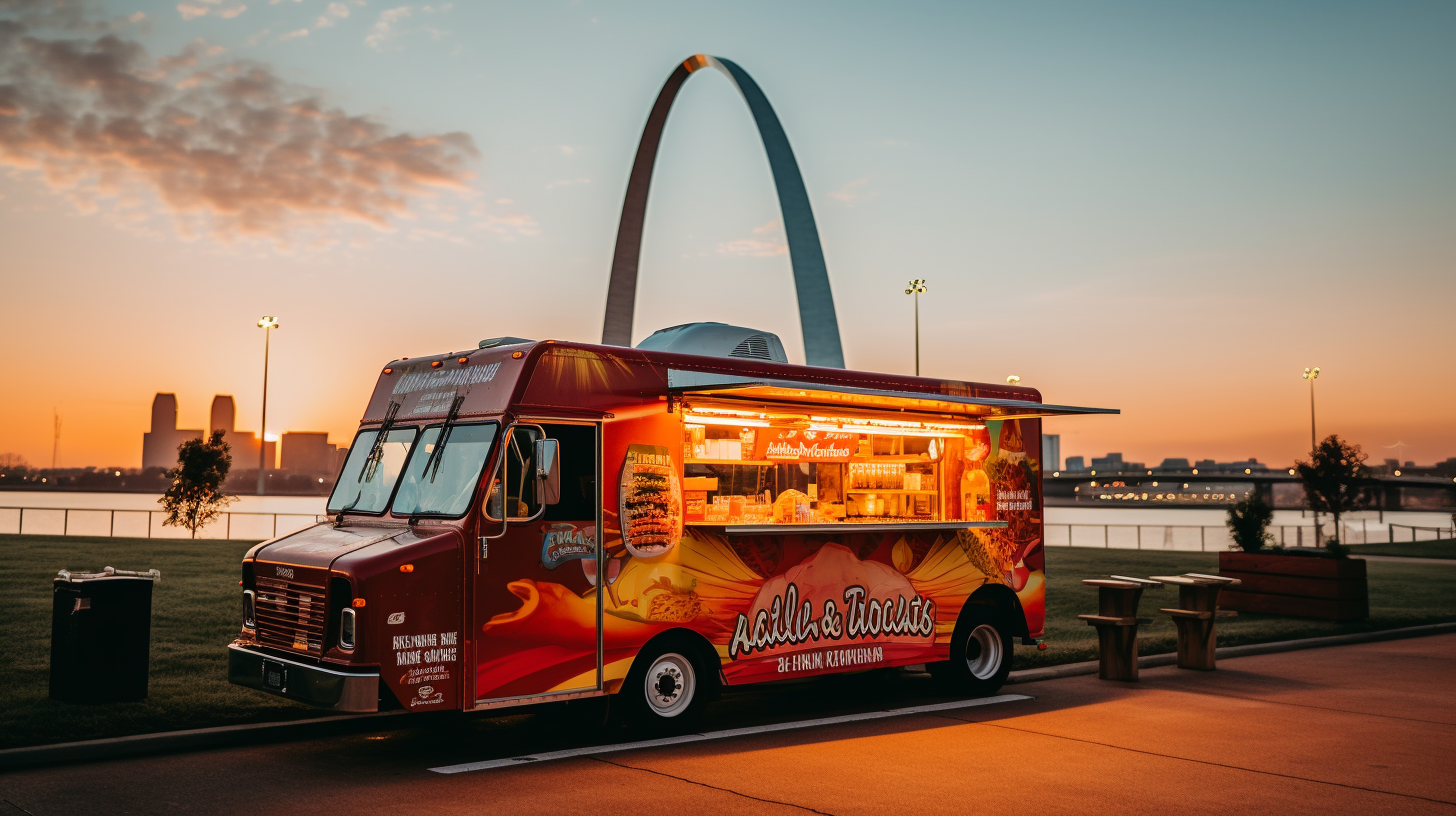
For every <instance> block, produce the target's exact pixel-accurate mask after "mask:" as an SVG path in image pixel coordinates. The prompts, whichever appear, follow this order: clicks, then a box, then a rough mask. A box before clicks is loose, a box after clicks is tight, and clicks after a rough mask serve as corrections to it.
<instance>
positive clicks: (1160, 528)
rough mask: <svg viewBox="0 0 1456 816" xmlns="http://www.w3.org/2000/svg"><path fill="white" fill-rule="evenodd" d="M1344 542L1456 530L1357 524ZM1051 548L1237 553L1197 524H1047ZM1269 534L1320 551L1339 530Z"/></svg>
mask: <svg viewBox="0 0 1456 816" xmlns="http://www.w3.org/2000/svg"><path fill="white" fill-rule="evenodd" d="M1340 526H1341V527H1343V528H1344V533H1343V534H1342V535H1341V536H1340V539H1341V540H1342V541H1344V542H1345V543H1346V544H1387V543H1393V542H1399V541H1433V540H1436V539H1439V538H1453V537H1456V529H1452V528H1448V527H1417V526H1412V525H1409V524H1394V523H1384V524H1382V523H1380V522H1378V521H1377V522H1375V523H1373V524H1372V523H1371V520H1370V519H1357V520H1355V521H1351V522H1345V523H1342V524H1341V525H1340ZM1045 531H1046V544H1047V546H1049V547H1102V548H1107V549H1126V550H1182V551H1193V552H1218V551H1219V550H1232V549H1235V547H1234V542H1233V539H1232V538H1231V537H1230V536H1229V531H1228V528H1227V527H1225V526H1223V525H1210V524H1204V525H1194V524H1050V523H1049V524H1047V525H1045ZM1268 532H1269V534H1270V535H1271V536H1273V538H1274V543H1275V544H1278V545H1279V546H1281V547H1317V546H1319V545H1320V536H1323V537H1325V538H1329V537H1330V536H1331V535H1333V534H1334V527H1333V526H1332V525H1331V524H1329V523H1325V524H1322V525H1320V527H1319V528H1318V530H1316V528H1315V526H1314V524H1312V523H1311V524H1276V525H1270V526H1269V528H1268Z"/></svg>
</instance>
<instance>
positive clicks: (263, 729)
mask: <svg viewBox="0 0 1456 816" xmlns="http://www.w3.org/2000/svg"><path fill="white" fill-rule="evenodd" d="M413 713H415V712H410V711H387V712H384V713H381V714H347V715H339V716H335V717H312V718H309V719H304V720H295V721H293V722H283V723H250V724H247V725H220V726H216V727H214V728H194V729H190V730H187V731H164V732H161V733H159V734H135V735H132V736H129V737H110V738H108V739H98V740H86V741H84V742H60V743H56V744H54V745H37V746H33V747H27V748H7V749H5V750H3V751H0V773H3V772H5V771H13V770H18V769H21V768H33V767H37V766H40V765H64V764H71V763H79V762H93V761H97V760H103V759H118V758H121V757H128V756H142V755H145V754H170V753H178V752H183V751H200V750H205V749H208V748H232V747H236V746H241V745H255V744H258V743H266V742H279V741H286V740H290V739H316V738H319V737H335V736H344V735H348V734H358V733H365V732H369V731H384V730H388V729H392V728H403V727H407V726H408V724H409V723H411V722H413V721H414V720H412V719H410V717H409V715H410V714H413Z"/></svg>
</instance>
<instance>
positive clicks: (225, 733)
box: [0, 623, 1456, 772]
mask: <svg viewBox="0 0 1456 816" xmlns="http://www.w3.org/2000/svg"><path fill="white" fill-rule="evenodd" d="M1452 632H1456V623H1434V624H1428V625H1425V626H1410V627H1407V628H1404V629H1387V630H1385V631H1383V632H1359V633H1356V634H1350V635H1332V636H1329V637H1317V638H1306V639H1303V640H1285V641H1278V642H1275V643H1255V644H1250V645H1247V646H1225V647H1223V648H1221V649H1219V650H1218V657H1219V658H1221V659H1229V658H1235V657H1252V656H1254V655H1262V654H1275V653H1278V652H1294V651H1299V650H1301V649H1318V648H1323V647H1326V646H1345V645H1350V644H1356V643H1376V642H1379V641H1384V640H1404V639H1406V638H1414V637H1423V636H1427V635H1441V634H1447V633H1452ZM1177 662H1178V656H1177V655H1176V654H1159V655H1148V656H1147V657H1140V658H1138V667H1139V668H1144V669H1149V668H1153V667H1155V666H1172V665H1174V664H1176V663H1177ZM1096 673H1097V661H1095V660H1090V661H1087V662H1085V663H1068V664H1066V665H1062V666H1048V667H1046V668H1040V669H1023V670H1022V671H1014V672H1012V673H1011V675H1010V676H1009V677H1008V678H1007V679H1006V683H1007V685H1011V684H1016V683H1036V682H1040V681H1043V680H1056V679H1059V678H1063V677H1080V676H1084V675H1089V674H1096ZM431 716H432V715H431V714H421V713H417V712H411V711H389V712H384V713H381V714H350V715H340V716H335V717H325V718H312V719H306V720H297V721H294V722H285V723H253V724H249V725H223V726H218V727H215V728H195V729H191V730H188V731H165V732H162V733H159V734H136V735H134V736H129V737H112V738H109V739H99V740H87V741H84V742H62V743H57V744H55V745H38V746H33V747H26V748H7V749H5V750H0V772H4V771H13V770H19V769H22V768H34V767H38V766H42V765H64V764H73V763H81V762H94V761H98V760H105V759H118V758H121V757H130V756H142V755H146V754H168V753H179V752H184V751H200V750H205V749H209V748H232V747H237V746H242V745H254V744H258V743H268V742H282V741H287V740H301V739H319V738H322V737H335V736H347V735H350V734H362V733H368V732H371V731H389V730H394V729H400V728H409V727H411V726H412V725H415V724H416V723H419V722H421V721H423V720H424V719H426V718H431Z"/></svg>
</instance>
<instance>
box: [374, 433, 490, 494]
mask: <svg viewBox="0 0 1456 816" xmlns="http://www.w3.org/2000/svg"><path fill="white" fill-rule="evenodd" d="M441 428H442V426H440V425H434V426H432V427H429V428H426V429H425V432H424V434H423V435H422V436H420V444H419V445H417V446H416V447H415V453H414V456H412V457H410V462H409V466H408V467H407V468H406V469H405V474H404V480H403V481H401V482H400V485H399V494H398V495H396V496H395V497H394V508H393V509H394V514H395V515H397V516H461V515H464V514H465V511H466V510H468V509H470V500H471V499H473V498H474V497H475V486H476V485H477V484H479V483H480V470H481V468H483V467H484V466H485V458H486V456H488V455H489V454H490V446H491V443H493V442H494V441H495V435H496V424H495V423H494V422H488V423H484V424H480V425H454V426H451V427H450V433H449V436H448V437H446V439H445V447H444V448H443V449H442V450H440V451H439V453H438V455H433V454H435V453H436V451H435V446H436V445H437V444H439V440H440V433H441Z"/></svg>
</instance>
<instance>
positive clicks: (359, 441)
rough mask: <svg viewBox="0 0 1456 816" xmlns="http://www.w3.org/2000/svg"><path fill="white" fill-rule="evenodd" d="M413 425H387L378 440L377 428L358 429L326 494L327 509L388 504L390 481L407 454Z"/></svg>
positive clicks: (373, 509)
mask: <svg viewBox="0 0 1456 816" xmlns="http://www.w3.org/2000/svg"><path fill="white" fill-rule="evenodd" d="M415 433H416V430H415V429H414V428H391V429H390V431H389V433H388V435H387V436H385V438H384V439H383V440H382V441H381V440H380V439H379V431H378V429H375V430H368V431H360V432H359V435H358V436H356V437H354V445H353V447H351V448H349V458H348V460H347V461H345V462H344V472H343V473H341V474H339V481H338V483H337V484H335V485H334V492H333V493H332V494H330V495H329V505H328V509H329V512H330V513H339V512H343V511H349V512H356V513H382V512H384V508H385V507H387V506H389V497H390V496H391V495H392V494H393V493H394V483H395V482H396V481H398V480H399V472H400V470H402V469H403V468H404V463H405V460H406V459H408V458H409V451H410V446H411V445H412V444H414V441H415Z"/></svg>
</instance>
